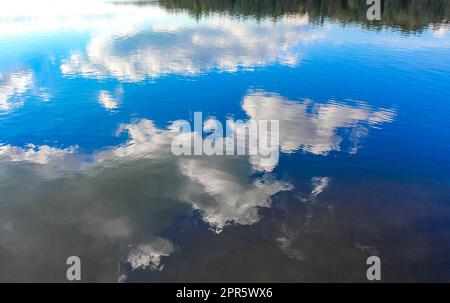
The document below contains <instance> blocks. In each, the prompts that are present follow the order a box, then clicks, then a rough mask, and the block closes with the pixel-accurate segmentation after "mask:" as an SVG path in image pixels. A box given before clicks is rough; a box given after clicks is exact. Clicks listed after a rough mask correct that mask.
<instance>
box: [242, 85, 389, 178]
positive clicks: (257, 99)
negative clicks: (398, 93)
mask: <svg viewBox="0 0 450 303" xmlns="http://www.w3.org/2000/svg"><path fill="white" fill-rule="evenodd" d="M242 108H243V109H244V111H245V112H246V114H247V116H249V117H250V119H251V120H255V121H258V120H279V121H280V149H281V152H283V153H292V152H295V151H298V150H301V151H303V152H307V153H312V154H315V155H327V154H329V153H330V152H332V151H340V150H341V143H342V141H343V139H344V138H343V136H342V135H339V134H338V130H339V129H342V128H347V129H351V130H352V131H353V132H352V136H349V137H348V138H347V139H348V140H350V141H352V142H351V143H352V149H351V150H349V152H350V153H356V152H357V150H358V146H359V145H358V144H359V140H360V139H361V138H362V137H364V136H366V135H367V131H368V129H367V127H379V126H380V125H382V124H383V123H389V122H392V121H393V120H394V118H395V112H394V111H393V110H390V109H379V110H372V109H370V107H369V106H368V105H367V104H365V103H364V102H356V104H355V105H354V106H350V105H346V104H341V103H338V102H329V103H325V104H319V103H314V102H313V101H311V100H303V101H301V102H296V101H292V100H288V99H286V98H284V97H282V96H280V95H277V94H271V93H266V92H252V93H250V94H248V95H247V96H246V97H245V98H244V101H243V103H242ZM362 129H364V130H365V131H361V130H362ZM259 162H260V161H259V159H258V158H256V157H254V158H253V159H252V163H253V165H254V166H255V167H258V163H259ZM276 164H277V163H274V164H273V166H272V168H271V169H273V168H275V165H276ZM265 170H267V168H265Z"/></svg>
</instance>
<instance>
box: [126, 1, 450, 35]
mask: <svg viewBox="0 0 450 303" xmlns="http://www.w3.org/2000/svg"><path fill="white" fill-rule="evenodd" d="M155 2H159V3H160V4H161V5H162V6H164V7H165V8H167V9H169V10H175V11H177V10H183V11H188V12H189V13H190V14H191V15H193V16H195V17H196V18H202V17H203V16H206V15H209V14H212V13H220V14H228V15H232V16H234V17H244V18H245V17H251V18H255V19H257V20H258V19H263V18H273V19H274V20H276V19H277V18H279V17H282V16H284V15H287V14H308V16H309V17H310V20H311V22H312V23H319V24H320V23H323V22H324V21H326V20H330V19H331V20H335V21H338V22H341V23H342V24H353V23H357V24H360V25H361V26H363V27H365V28H369V29H376V30H381V29H382V28H383V27H391V28H395V29H398V30H401V31H403V32H405V33H410V32H420V31H422V30H424V29H426V28H427V27H429V26H435V27H439V26H441V25H442V24H447V23H448V22H449V19H450V1H448V0H389V1H387V0H381V9H382V20H381V21H375V22H371V21H368V20H367V16H366V15H367V9H368V5H367V3H366V0H160V1H155V0H153V1H148V0H147V1H146V0H144V1H131V2H118V3H121V4H125V3H126V4H130V3H132V4H135V5H147V4H154V3H155Z"/></svg>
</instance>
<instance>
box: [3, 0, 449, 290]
mask: <svg viewBox="0 0 450 303" xmlns="http://www.w3.org/2000/svg"><path fill="white" fill-rule="evenodd" d="M344 2H345V1H344ZM24 3H25V4H24ZM352 3H353V4H352V5H344V4H343V1H332V0H328V1H301V0H298V1H294V0H279V1H276V4H277V5H272V4H273V3H272V2H271V1H256V0H248V1H239V2H238V3H235V2H233V1H208V0H202V1H188V0H185V1H168V0H167V1H140V2H131V1H125V2H118V1H49V0H46V1H25V2H24V1H23V0H21V1H4V2H2V4H1V5H2V9H1V10H0V281H66V275H65V274H66V268H67V266H66V258H67V257H68V256H79V257H80V258H81V260H82V269H83V271H82V273H83V274H82V275H83V281H129V282H137V281H153V282H161V281H166V282H167V281H168V282H174V281H182V282H196V281H203V282H205V281H208V282H210V281H217V282H218V281H234V282H239V281H245V282H261V281H265V282H280V281H284V282H323V281H343V282H348V281H366V269H367V266H366V259H367V257H368V256H372V255H377V256H380V258H381V260H382V264H383V271H382V273H383V280H384V281H407V282H408V281H447V282H450V268H449V264H450V204H449V203H450V182H449V181H450V173H449V168H450V157H449V154H450V136H449V134H450V129H449V123H448V119H449V117H450V105H449V102H450V91H449V87H450V27H449V25H448V24H447V23H446V22H447V21H448V20H449V17H450V1H441V0H437V1H426V0H422V1H396V0H392V1H390V2H389V4H387V2H386V3H384V4H383V5H384V11H383V18H382V21H381V22H375V23H369V22H368V21H367V20H366V19H365V13H366V8H367V6H366V5H365V1H361V3H360V5H356V4H355V2H353V1H352ZM355 5H356V6H355ZM194 112H202V113H203V118H204V119H205V120H206V119H207V118H211V117H215V118H217V119H218V120H220V121H222V122H224V123H225V121H226V120H227V119H230V118H233V119H241V120H244V121H258V120H279V121H280V142H279V143H280V159H279V162H278V163H275V164H273V165H272V166H271V167H265V168H264V169H262V168H261V167H259V166H258V165H257V162H256V161H255V159H253V158H252V157H247V156H233V157H221V156H215V157H206V156H204V157H195V156H192V157H187V156H182V157H176V156H174V155H173V154H172V153H171V142H172V139H173V136H174V134H173V125H174V123H175V121H176V120H179V119H185V120H188V121H192V120H193V117H194Z"/></svg>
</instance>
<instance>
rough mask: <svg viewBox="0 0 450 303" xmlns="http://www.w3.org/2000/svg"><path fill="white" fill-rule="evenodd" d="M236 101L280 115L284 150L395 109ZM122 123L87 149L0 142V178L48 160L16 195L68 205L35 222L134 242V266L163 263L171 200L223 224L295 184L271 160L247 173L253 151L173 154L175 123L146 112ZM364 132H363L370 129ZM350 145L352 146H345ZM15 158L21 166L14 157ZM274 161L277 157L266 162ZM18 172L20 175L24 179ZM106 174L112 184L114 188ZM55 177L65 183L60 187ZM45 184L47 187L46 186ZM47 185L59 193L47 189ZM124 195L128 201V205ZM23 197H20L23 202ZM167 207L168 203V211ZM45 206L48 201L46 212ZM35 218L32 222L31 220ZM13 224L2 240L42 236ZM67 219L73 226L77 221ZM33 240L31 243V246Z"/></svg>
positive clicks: (263, 115)
mask: <svg viewBox="0 0 450 303" xmlns="http://www.w3.org/2000/svg"><path fill="white" fill-rule="evenodd" d="M242 107H243V109H244V110H245V112H246V113H247V115H248V117H249V119H250V120H251V119H279V120H280V144H281V150H282V152H284V153H293V152H294V151H297V150H302V151H303V152H307V153H312V154H315V155H319V156H322V155H326V154H327V153H329V152H331V151H333V150H335V151H339V150H340V145H339V143H340V142H341V141H342V140H343V139H344V138H343V137H340V136H339V135H338V133H337V130H338V129H339V128H350V129H352V128H358V127H360V126H361V124H363V125H366V127H379V126H380V125H381V124H382V123H388V122H391V121H393V119H394V117H395V115H394V113H393V112H392V111H389V110H384V109H379V110H372V109H370V108H369V107H368V106H367V105H364V104H363V103H362V102H360V103H356V105H354V106H349V105H343V104H338V103H336V102H330V103H327V104H315V103H314V102H312V101H301V102H296V101H292V100H288V99H286V98H283V97H281V96H279V95H275V94H270V93H265V92H252V93H249V95H248V96H246V97H245V98H244V100H243V104H242ZM122 132H127V133H128V135H129V138H128V140H127V141H126V142H125V143H123V144H121V145H119V146H115V147H110V148H106V149H104V150H102V151H98V152H95V153H93V154H92V155H82V154H80V153H78V151H77V149H76V147H72V148H66V149H58V148H53V147H50V146H45V145H44V146H33V145H29V146H27V147H25V148H20V147H14V146H11V145H3V146H0V162H2V166H0V168H1V169H0V178H1V177H2V171H3V170H5V169H8V167H9V165H8V164H10V163H11V164H17V163H24V164H25V163H28V164H32V166H31V167H33V168H35V170H34V171H37V172H40V171H41V170H44V173H45V175H44V176H45V177H46V178H45V180H47V181H45V182H50V183H49V184H51V185H48V184H47V183H45V184H47V185H45V184H44V185H42V186H44V188H45V189H44V190H42V189H41V188H42V186H27V187H21V189H20V191H21V192H22V196H23V198H22V202H21V203H25V202H23V201H28V200H29V203H30V204H29V205H34V204H33V203H34V202H35V201H36V199H44V201H46V202H41V203H50V204H51V203H53V201H58V199H70V201H71V202H70V213H64V212H63V208H61V207H47V208H45V207H44V208H42V207H38V208H32V209H31V210H27V211H31V213H36V214H37V215H36V216H35V218H40V219H39V222H40V223H39V222H37V221H36V222H35V221H33V220H34V219H32V218H30V220H31V221H30V222H34V223H33V224H42V222H46V223H45V224H46V225H45V226H47V225H48V224H50V225H52V224H53V225H55V226H67V224H69V225H70V226H72V227H71V229H70V230H71V232H74V230H79V232H80V233H81V235H83V237H87V236H90V237H93V239H94V240H93V241H95V242H96V243H97V242H98V246H97V248H98V249H99V251H103V250H104V248H99V247H103V246H107V245H111V243H116V244H121V245H125V246H127V245H129V244H130V243H137V244H133V245H132V246H131V247H128V248H126V249H125V252H123V250H122V252H121V254H124V255H122V256H121V258H125V260H126V262H127V263H128V264H130V266H131V268H132V269H138V268H146V269H151V270H162V269H163V266H164V264H163V261H162V257H164V256H169V255H171V254H172V253H173V252H174V251H175V248H174V244H173V243H171V242H170V241H168V240H166V239H162V238H158V237H159V236H160V235H161V233H160V229H161V228H162V227H159V226H165V225H164V224H169V223H167V222H168V221H171V220H175V218H176V217H178V216H179V215H180V212H183V210H178V211H175V210H172V209H176V208H177V207H178V206H177V205H178V204H181V205H185V206H186V205H188V206H189V208H191V209H193V210H196V211H198V212H199V214H200V215H201V218H202V219H203V221H204V222H205V223H206V224H207V225H208V226H210V228H211V230H213V231H214V232H217V233H220V232H221V231H222V230H223V229H224V228H226V227H227V226H230V225H236V224H237V225H252V224H255V223H257V222H258V221H259V220H260V215H259V211H258V210H259V208H267V207H271V198H272V197H273V196H274V195H276V194H277V193H280V192H283V191H289V190H292V185H290V184H289V183H288V182H284V181H282V180H277V179H276V178H275V177H274V176H273V175H272V173H271V169H270V170H267V169H263V170H261V173H260V174H258V177H256V175H253V173H254V172H255V170H259V167H257V166H256V165H255V163H259V162H257V161H253V160H254V159H249V158H247V157H238V156H234V157H220V156H219V157H175V156H173V155H172V154H171V152H170V150H171V148H170V146H171V142H172V139H173V137H174V136H175V135H176V132H174V126H173V125H172V126H170V127H169V128H167V129H159V128H157V127H156V126H155V124H154V123H153V122H152V121H150V120H146V119H142V120H137V121H134V122H133V123H130V124H123V125H121V126H120V127H119V128H118V130H117V134H120V133H122ZM363 134H364V135H366V134H367V132H363ZM356 151H357V149H356V150H352V151H351V152H356ZM12 167H16V168H17V165H13V166H12ZM20 167H23V166H22V165H21V166H20ZM274 168H275V166H274V167H272V169H274ZM10 169H11V167H10ZM63 169H65V170H68V171H72V172H74V173H73V174H68V175H67V176H65V175H62V174H59V173H58V174H55V175H54V178H49V177H51V176H52V175H51V172H52V171H53V172H60V171H61V170H63ZM7 174H8V172H7ZM32 176H34V177H33V178H35V179H32V180H33V181H27V183H28V184H33V183H35V182H37V181H36V180H40V178H39V177H38V176H36V175H33V174H30V173H26V178H28V179H29V178H32ZM252 176H253V177H252ZM56 177H58V178H56ZM250 177H252V178H250ZM24 178H25V177H22V178H21V180H25V179H24ZM66 179H67V180H66ZM52 180H53V181H52ZM64 180H66V181H67V182H66V181H64ZM53 183H54V184H53ZM0 184H1V183H0ZM111 184H116V185H115V186H113V188H112V187H111ZM328 184H329V179H328V178H321V179H314V180H313V186H314V188H313V190H312V196H311V199H315V196H317V195H318V194H320V193H321V192H322V191H323V190H324V189H325V188H326V187H327V186H328ZM19 185H20V184H17V186H19ZM45 186H47V187H45ZM49 186H50V188H48V187H49ZM51 186H54V187H55V188H52V187H51ZM61 186H62V187H63V188H64V189H63V190H59V188H61ZM116 187H117V188H116ZM57 188H58V189H57ZM13 189H14V187H13ZM9 190H10V189H9ZM17 190H19V189H18V188H16V189H15V190H13V191H12V192H11V193H12V196H11V193H10V192H9V191H8V190H5V191H4V195H3V197H1V198H0V200H2V199H4V200H5V201H9V200H8V199H14V197H16V196H17V195H16V193H17ZM42 191H43V192H44V193H45V194H42ZM52 193H55V194H56V195H57V196H55V197H51V196H50V198H49V195H51V194H52ZM121 195H122V196H121ZM132 195H138V196H135V197H132ZM11 197H13V198H11ZM72 200H73V201H72ZM130 201H139V202H136V203H135V202H133V206H131V205H129V203H131V202H130ZM55 203H56V202H55ZM67 203H69V202H67ZM124 203H126V204H127V206H126V207H125V206H124ZM26 205H27V204H25V207H28V206H26ZM161 205H163V206H161ZM15 207H17V206H15ZM161 207H162V208H163V212H162V213H163V214H164V215H163V217H164V218H165V219H164V220H163V219H161V218H160V216H161V215H158V214H161V211H160V208H161ZM166 208H167V209H170V210H171V212H173V213H170V215H168V214H167V211H168V210H167V209H166ZM8 209H9V208H8V207H6V208H4V214H3V215H1V216H0V217H2V216H3V217H4V218H5V219H7V218H8V215H7V214H8ZM44 209H47V210H46V212H44ZM143 209H144V210H143ZM47 211H50V213H47ZM54 212H56V213H54ZM134 212H136V213H134ZM46 216H51V218H50V219H48V220H44V221H42V222H41V221H40V220H42V218H45V217H46ZM139 216H151V217H150V219H146V220H144V221H145V222H147V221H148V223H145V224H151V226H153V227H152V228H149V229H148V228H136V224H137V222H136V218H139ZM141 220H143V219H141ZM5 222H6V221H5ZM30 224H31V223H30ZM33 224H31V225H30V226H31V227H30V228H33V227H32V226H33ZM141 224H142V223H141ZM14 226H16V225H15V223H14V224H9V223H8V224H5V226H4V227H1V226H0V228H3V229H4V231H5V233H6V235H7V237H6V238H4V239H7V240H3V241H2V240H0V246H2V247H7V248H8V250H10V251H22V252H26V251H27V248H23V245H29V246H30V247H35V246H36V245H38V244H37V243H36V241H35V240H34V239H29V240H27V238H23V237H22V240H23V241H22V242H21V244H20V245H19V244H17V242H15V241H14V240H13V239H14V237H15V236H14V235H15V234H17V235H21V234H23V233H29V232H30V230H28V231H24V229H26V226H28V225H23V224H22V225H21V227H20V231H18V230H16V229H15V227H14ZM73 226H78V227H76V228H77V229H74V228H75V227H73ZM155 226H157V227H155ZM46 228H47V227H45V228H44V227H42V230H43V231H44V232H45V231H46V230H47V229H46ZM51 230H52V231H51V233H57V232H59V228H52V229H51ZM142 230H145V234H146V235H145V236H142V235H141V234H140V233H141V232H142ZM46 232H47V233H48V232H50V231H48V230H47V231H46ZM149 235H150V238H149ZM40 237H44V236H43V235H42V236H40ZM290 238H291V237H290V236H288V235H285V234H284V235H281V236H280V237H279V239H277V241H278V244H279V245H280V247H281V248H282V249H283V250H285V251H286V252H287V253H288V255H290V256H293V257H295V258H297V259H302V258H303V255H302V252H301V251H297V250H293V248H292V247H291V244H290V243H291V242H290V241H291V240H289V239H290ZM294 238H295V237H294ZM8 239H9V240H8ZM155 239H156V240H155ZM27 241H29V243H28V242H27ZM14 243H16V244H14ZM27 243H28V244H27ZM17 245H19V246H17ZM102 245H103V246H102ZM31 250H33V251H34V249H31V248H30V251H31ZM124 256H125V257H124ZM115 274H117V276H115V278H114V279H115V280H117V278H118V277H119V276H120V280H121V281H123V280H125V279H126V273H124V272H123V271H120V272H119V273H115Z"/></svg>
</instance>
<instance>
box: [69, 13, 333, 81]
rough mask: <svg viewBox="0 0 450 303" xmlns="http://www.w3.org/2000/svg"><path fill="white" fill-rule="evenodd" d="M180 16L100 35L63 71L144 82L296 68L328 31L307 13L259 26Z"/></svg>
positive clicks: (225, 19) (227, 19)
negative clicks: (305, 46) (311, 22)
mask: <svg viewBox="0 0 450 303" xmlns="http://www.w3.org/2000/svg"><path fill="white" fill-rule="evenodd" d="M167 18H170V16H167ZM178 18H179V19H178ZM177 19H178V20H181V21H180V22H181V24H178V23H177V24H175V25H174V24H171V23H170V22H168V21H167V20H162V19H159V20H156V21H154V22H153V23H152V25H151V26H147V27H145V26H144V27H142V28H140V31H136V30H135V29H134V30H132V31H130V32H129V33H124V32H123V31H121V32H120V33H114V32H108V33H101V34H98V35H96V36H95V37H93V38H92V39H91V41H90V42H89V44H88V45H87V47H86V51H85V53H84V54H83V53H73V54H72V55H71V56H70V57H69V58H68V59H67V60H65V61H64V62H63V64H61V71H62V73H63V74H64V75H66V76H81V77H88V78H109V77H113V78H118V79H120V80H122V81H140V80H144V79H146V78H156V77H161V76H164V75H169V74H177V75H196V74H199V73H203V72H208V71H211V70H219V71H228V72H234V71H237V70H239V69H254V68H255V67H261V66H266V65H269V64H275V63H277V64H283V65H287V66H296V65H298V64H299V62H300V59H301V58H300V54H299V52H298V50H297V49H296V48H297V47H298V46H299V45H300V44H301V43H306V42H308V41H312V40H316V39H320V38H323V37H324V32H322V31H318V30H315V29H313V28H312V27H309V26H308V17H307V16H297V17H285V18H282V19H281V20H279V21H277V22H272V21H270V20H265V21H264V20H263V21H261V23H258V24H257V23H256V22H255V21H254V20H247V21H242V20H236V19H233V18H230V17H226V16H220V15H212V16H209V17H207V18H203V19H202V20H201V21H199V22H198V23H193V22H192V20H191V19H189V18H188V15H187V13H186V16H185V18H183V16H181V17H180V16H179V15H177ZM171 20H172V19H171ZM183 21H184V22H183ZM137 27H138V26H137Z"/></svg>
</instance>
